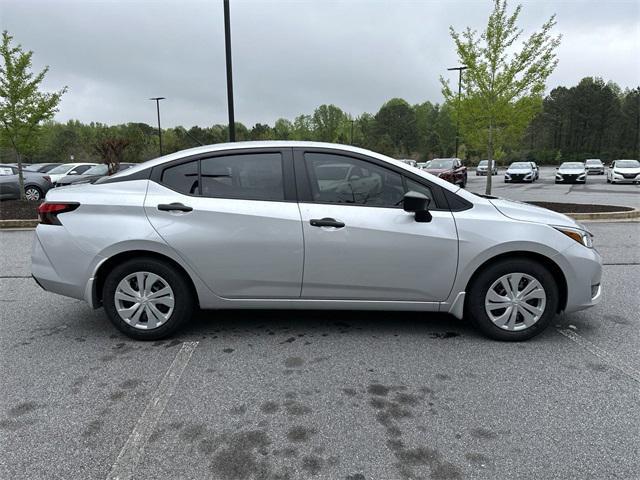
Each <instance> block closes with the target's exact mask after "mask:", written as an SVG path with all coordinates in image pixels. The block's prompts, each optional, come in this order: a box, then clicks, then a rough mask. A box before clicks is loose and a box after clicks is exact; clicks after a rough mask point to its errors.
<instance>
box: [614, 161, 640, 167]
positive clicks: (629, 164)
mask: <svg viewBox="0 0 640 480" xmlns="http://www.w3.org/2000/svg"><path fill="white" fill-rule="evenodd" d="M616 167H617V168H638V167H640V162H638V160H616Z"/></svg>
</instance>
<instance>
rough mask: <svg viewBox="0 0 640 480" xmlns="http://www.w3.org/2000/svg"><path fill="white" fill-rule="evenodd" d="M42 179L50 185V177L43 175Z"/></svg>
mask: <svg viewBox="0 0 640 480" xmlns="http://www.w3.org/2000/svg"><path fill="white" fill-rule="evenodd" d="M42 178H44V179H45V180H46V181H47V182H49V183H51V177H50V176H49V175H45V176H44V177H42Z"/></svg>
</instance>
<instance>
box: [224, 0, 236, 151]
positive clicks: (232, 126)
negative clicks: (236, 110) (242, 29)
mask: <svg viewBox="0 0 640 480" xmlns="http://www.w3.org/2000/svg"><path fill="white" fill-rule="evenodd" d="M222 3H223V6H224V46H225V54H226V57H227V103H228V105H229V141H230V142H235V141H236V121H235V118H234V114H233V75H232V72H231V22H230V20H229V0H222Z"/></svg>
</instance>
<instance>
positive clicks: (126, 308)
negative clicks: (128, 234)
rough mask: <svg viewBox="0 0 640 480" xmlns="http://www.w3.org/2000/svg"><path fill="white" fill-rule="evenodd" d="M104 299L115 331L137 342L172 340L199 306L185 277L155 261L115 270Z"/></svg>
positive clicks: (138, 261) (106, 284) (128, 264)
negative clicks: (167, 338) (196, 306)
mask: <svg viewBox="0 0 640 480" xmlns="http://www.w3.org/2000/svg"><path fill="white" fill-rule="evenodd" d="M102 299H103V300H102V301H103V304H104V309H105V311H106V312H107V316H108V317H109V319H110V320H111V322H112V323H113V324H114V325H115V327H116V328H117V329H118V330H120V331H121V332H122V333H124V334H126V335H128V336H129V337H132V338H135V339H137V340H158V339H161V338H165V337H168V336H169V335H171V334H172V333H174V332H175V331H176V330H177V329H178V328H180V326H182V325H183V324H184V323H185V322H186V321H187V320H189V319H190V318H191V316H192V314H193V310H194V306H195V301H194V295H193V292H192V290H191V288H190V285H189V283H188V282H187V280H186V279H185V278H184V276H183V275H182V273H181V272H179V271H177V269H176V268H175V267H173V266H171V265H170V264H168V263H166V262H163V261H161V260H157V259H154V258H142V259H134V260H129V261H126V262H124V263H122V264H121V265H118V266H117V267H115V268H114V269H113V270H112V271H111V272H110V273H109V274H108V275H107V277H106V279H105V282H104V288H103V296H102Z"/></svg>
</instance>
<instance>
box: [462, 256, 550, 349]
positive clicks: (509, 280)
mask: <svg viewBox="0 0 640 480" xmlns="http://www.w3.org/2000/svg"><path fill="white" fill-rule="evenodd" d="M558 302H559V294H558V286H557V284H556V281H555V279H554V278H553V275H551V273H550V272H549V270H547V268H545V267H544V266H543V265H541V264H540V263H537V262H535V261H532V260H528V259H516V260H502V261H499V262H497V263H495V264H493V265H490V266H489V267H488V268H485V269H484V270H483V271H482V272H480V274H479V275H478V276H477V277H476V278H475V280H474V281H473V283H472V284H471V285H470V287H469V291H468V292H467V302H466V313H467V315H468V316H469V317H470V318H471V321H472V322H473V323H474V324H475V325H476V327H477V328H478V329H479V330H480V331H481V332H482V333H484V334H485V335H487V336H488V337H490V338H493V339H495V340H506V341H520V340H526V339H529V338H531V337H533V336H535V335H537V334H539V333H540V332H542V331H543V330H544V329H545V328H546V327H547V326H548V325H549V323H550V322H551V321H552V319H553V317H554V316H555V314H556V311H557V309H558Z"/></svg>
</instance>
